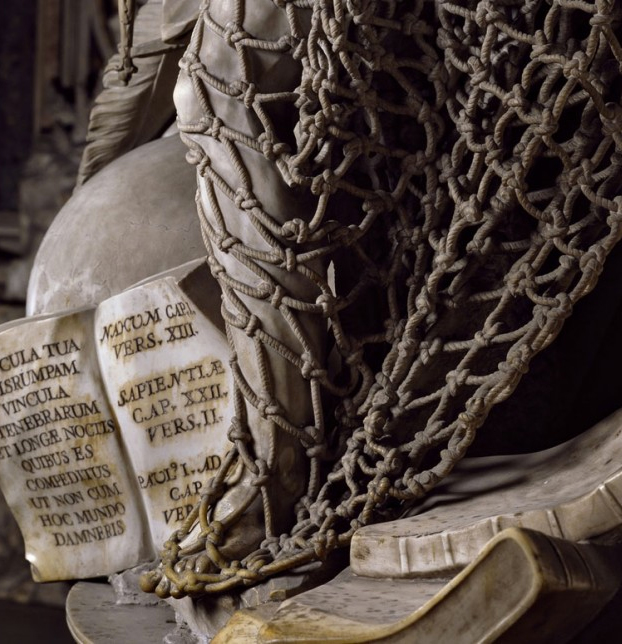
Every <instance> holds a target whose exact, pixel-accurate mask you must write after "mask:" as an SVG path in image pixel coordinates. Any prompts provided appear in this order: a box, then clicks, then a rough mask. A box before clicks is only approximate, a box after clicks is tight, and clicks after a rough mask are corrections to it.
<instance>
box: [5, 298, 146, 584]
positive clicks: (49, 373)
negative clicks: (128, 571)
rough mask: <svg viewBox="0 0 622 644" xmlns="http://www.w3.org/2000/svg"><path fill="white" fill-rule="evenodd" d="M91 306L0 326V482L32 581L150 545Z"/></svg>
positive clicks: (63, 575)
mask: <svg viewBox="0 0 622 644" xmlns="http://www.w3.org/2000/svg"><path fill="white" fill-rule="evenodd" d="M93 319H94V311H93V310H83V311H78V312H74V313H71V314H67V315H58V316H47V317H45V316H41V317H39V318H31V319H27V320H23V321H22V322H21V323H9V324H7V325H4V326H3V327H0V486H1V487H2V490H3V492H4V495H5V497H6V499H7V502H8V504H9V506H10V508H11V510H12V511H13V513H14V515H15V517H16V519H17V521H18V523H19V526H20V529H21V531H22V534H23V536H24V540H25V544H26V557H27V559H28V561H30V563H31V565H32V574H33V577H34V578H35V579H36V580H38V581H53V580H60V579H74V578H85V577H93V576H98V575H103V574H109V573H111V572H113V571H117V570H121V569H123V568H127V567H129V566H132V565H135V564H136V563H138V562H139V561H142V560H145V559H148V558H150V557H151V556H152V555H153V552H152V549H151V544H150V542H149V540H148V539H146V538H145V537H146V535H145V530H144V528H143V525H144V518H143V511H142V505H141V501H140V496H139V495H138V493H137V487H136V484H135V482H134V480H133V477H132V475H131V471H130V470H129V469H128V468H127V467H126V465H125V457H124V455H123V451H122V445H121V442H120V441H119V429H118V427H117V424H116V422H115V420H114V417H113V414H112V413H111V409H110V406H109V404H108V401H107V398H106V395H105V392H104V389H103V387H102V383H101V378H100V374H99V369H98V364H97V356H96V350H95V338H94V337H93Z"/></svg>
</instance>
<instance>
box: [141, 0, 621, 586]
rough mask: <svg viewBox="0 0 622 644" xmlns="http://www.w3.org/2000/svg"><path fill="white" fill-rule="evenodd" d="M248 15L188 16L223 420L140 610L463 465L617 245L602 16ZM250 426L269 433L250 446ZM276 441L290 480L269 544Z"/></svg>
mask: <svg viewBox="0 0 622 644" xmlns="http://www.w3.org/2000/svg"><path fill="white" fill-rule="evenodd" d="M251 4H252V7H251V6H250V4H249V7H246V3H245V0H231V1H228V2H218V3H215V2H214V3H210V2H204V3H203V5H202V8H201V13H200V16H199V20H198V23H197V26H196V28H195V30H194V33H193V36H192V41H191V43H190V46H189V48H188V50H187V51H186V53H185V55H184V57H183V59H182V63H181V67H182V74H181V77H180V81H179V85H178V90H177V92H178V96H177V103H178V110H179V126H180V130H181V132H182V136H183V138H184V140H185V142H186V143H187V145H188V146H189V152H188V160H189V161H190V162H191V163H194V164H195V165H196V167H197V170H198V176H199V192H198V197H197V203H198V206H199V213H200V216H201V221H202V226H203V231H204V236H205V240H206V244H207V248H208V253H209V261H210V265H211V268H212V272H213V274H214V275H215V276H216V278H217V279H218V281H219V283H220V285H221V287H222V290H223V315H224V317H225V321H226V323H227V327H228V330H229V338H230V341H231V345H232V363H231V364H232V368H233V370H234V375H235V382H236V386H235V391H234V392H233V399H234V404H235V409H236V419H235V422H234V423H233V426H232V427H231V429H230V432H229V437H230V439H231V441H232V442H233V449H232V450H231V452H230V453H229V457H228V460H227V462H226V463H225V464H224V465H223V467H222V468H221V470H220V472H219V474H218V475H216V476H215V477H214V478H213V479H212V480H211V481H210V483H209V486H208V492H207V494H206V495H205V496H204V497H203V501H202V503H201V505H200V506H199V507H197V508H195V510H194V512H193V513H192V514H191V515H190V516H189V518H188V521H187V522H186V524H185V525H184V527H183V529H182V530H180V531H178V532H177V533H175V534H174V535H173V536H172V538H171V540H170V541H169V542H167V544H166V545H165V549H164V551H163V555H162V563H161V565H160V568H159V570H158V571H157V572H156V573H155V574H154V575H152V577H151V578H150V579H151V582H150V583H148V584H147V586H150V589H151V590H154V589H155V590H156V592H158V593H159V594H161V595H168V594H172V595H173V596H182V595H184V594H191V595H193V594H201V593H203V592H210V591H221V590H226V589H230V588H233V587H236V586H239V585H248V584H253V583H257V582H260V581H261V580H263V579H265V578H266V577H267V576H269V575H271V574H275V573H279V572H283V571H285V570H287V569H289V568H292V567H294V566H297V565H301V564H304V563H306V562H309V561H313V560H317V559H323V558H325V557H326V556H327V554H328V553H329V552H330V551H331V550H333V549H334V548H336V547H340V546H345V545H347V544H348V543H349V540H350V539H351V536H352V534H353V532H354V531H355V530H356V529H357V528H358V527H360V526H363V525H366V524H369V523H371V522H377V521H382V520H387V519H389V518H395V517H397V516H399V515H400V514H401V513H402V512H403V511H404V508H405V507H407V506H408V504H412V503H413V502H414V501H416V500H417V499H419V498H421V497H422V496H423V495H425V494H426V493H428V492H429V491H430V490H431V489H432V488H433V487H434V486H435V484H436V483H437V482H438V481H439V480H441V479H442V478H443V477H444V476H445V475H447V474H448V473H449V472H450V471H451V469H452V468H453V466H454V465H455V464H456V463H457V462H458V461H459V459H460V458H461V457H462V456H463V455H464V454H465V452H466V450H467V448H468V447H469V445H470V444H471V443H472V442H473V440H474V437H475V435H476V431H477V429H478V428H479V427H480V426H481V425H482V424H483V423H484V421H485V420H486V418H487V416H488V414H489V411H490V410H491V408H492V407H493V406H494V405H496V404H497V403H499V402H501V401H503V400H505V399H506V398H508V397H509V396H510V395H511V394H512V392H513V391H514V389H515V388H516V386H517V384H518V382H519V380H520V379H521V377H522V376H523V374H525V373H526V372H527V370H528V368H529V364H530V361H531V360H532V358H533V357H534V356H535V355H536V354H538V353H539V352H540V351H542V349H544V348H545V347H547V346H548V345H549V344H550V343H551V342H552V341H553V340H554V339H555V338H556V336H557V335H558V333H559V331H560V329H561V327H562V325H563V324H564V321H565V320H566V319H567V318H568V316H570V314H571V313H572V311H573V307H574V305H575V304H576V303H577V302H578V300H579V299H580V298H582V297H583V296H584V295H586V294H587V293H588V292H590V291H591V290H592V288H593V287H594V286H595V284H596V281H597V280H598V277H599V275H600V273H601V271H602V270H603V265H604V262H605V259H606V257H607V255H608V254H609V253H610V251H611V250H612V248H613V247H614V245H615V244H616V242H617V241H618V239H619V238H620V236H621V235H622V228H621V221H622V196H620V184H621V179H622V173H621V164H622V155H621V152H622V107H621V105H620V95H621V89H622V75H621V73H620V72H621V69H622V67H621V66H622V47H621V45H620V33H621V27H620V19H621V13H622V7H621V6H620V3H616V2H613V1H609V0H597V1H596V2H588V1H582V0H549V1H548V2H547V1H543V0H527V1H524V0H504V1H503V2H501V1H493V0H487V1H480V2H477V1H473V0H469V1H466V2H463V3H452V2H445V1H442V0H412V1H411V0H375V1H372V0H255V1H254V2H253V3H251ZM222 158H225V159H226V162H223V161H222V160H219V159H222ZM262 168H270V169H271V170H270V169H268V170H266V172H265V174H264V173H263V170H262ZM262 177H263V178H262ZM264 178H265V182H266V183H267V184H268V186H271V187H269V188H268V189H266V188H265V187H264V186H262V185H261V184H262V182H263V181H264ZM272 192H274V193H275V194H277V195H278V196H279V198H275V199H272V198H270V194H272ZM267 309H269V310H270V312H271V313H270V315H262V314H261V312H262V311H266V310H267ZM270 316H272V318H273V319H274V318H278V319H277V322H275V323H270V322H269V321H265V320H266V319H267V318H269V317H270ZM318 329H319V332H318ZM240 337H245V338H246V340H245V342H246V343H247V344H246V345H245V346H246V347H251V349H252V351H251V352H252V353H253V356H252V360H251V362H253V364H255V365H256V368H255V370H254V371H253V372H252V373H250V372H249V369H248V367H245V364H247V363H248V362H249V360H248V359H247V360H246V362H245V360H244V359H242V356H240V355H239V348H240V342H241V340H239V339H236V338H240ZM318 337H319V338H320V339H319V340H318ZM279 360H280V361H282V362H284V363H287V364H288V365H289V366H288V369H290V370H291V369H293V370H295V371H296V373H297V374H298V375H299V378H300V380H301V381H303V382H304V386H305V387H306V393H305V395H304V396H302V398H305V396H306V399H307V400H309V401H310V404H309V413H308V418H306V419H303V421H302V422H301V421H300V419H292V414H291V413H290V412H289V411H288V402H287V401H284V400H282V399H279V397H278V395H276V393H275V392H276V391H277V390H278V388H277V387H275V385H274V380H275V378H273V377H272V374H271V370H272V369H273V367H274V364H275V363H276V362H277V361H279ZM290 407H291V405H290ZM253 414H254V416H253ZM249 417H259V418H261V419H263V421H265V422H266V423H268V424H269V425H270V427H271V428H272V430H271V432H269V438H268V443H269V445H268V447H267V448H265V449H263V451H262V450H259V449H258V448H257V446H256V445H255V442H256V435H254V434H253V429H252V427H251V426H250V425H252V423H251V422H250V421H249ZM498 431H503V428H502V427H500V428H499V429H498ZM285 435H287V436H288V437H289V439H288V440H293V441H294V442H295V443H296V444H297V445H299V446H300V449H301V450H302V452H303V455H304V456H305V459H306V463H307V465H306V472H305V473H304V475H303V474H302V473H301V475H300V476H304V479H305V480H304V484H305V490H304V491H303V493H302V494H301V495H299V498H296V499H295V500H294V501H295V505H294V506H293V507H292V510H291V512H290V513H289V516H288V521H289V524H288V527H287V528H286V529H285V530H284V531H283V530H280V529H279V530H278V531H275V529H274V513H275V510H274V506H275V499H274V495H273V494H271V488H270V479H271V476H273V475H274V471H275V458H276V456H275V452H278V450H279V440H280V439H279V437H280V436H285ZM234 462H238V463H242V464H243V467H244V469H245V471H246V472H247V473H248V475H249V477H250V479H251V482H252V484H253V490H254V492H253V493H254V494H255V496H256V497H257V498H258V499H260V500H261V506H262V513H263V520H264V522H265V538H264V539H263V541H262V542H261V543H260V544H259V545H258V546H257V548H255V549H253V550H252V552H249V553H247V554H246V556H241V557H239V558H235V560H232V558H231V557H228V556H226V555H224V554H223V548H222V545H223V544H224V543H226V539H227V532H228V530H229V529H230V525H229V524H227V523H226V522H221V521H217V520H215V519H214V516H213V508H214V507H216V506H217V504H218V501H219V499H221V498H222V496H223V494H225V491H226V489H227V468H228V466H229V465H232V464H233V463H234ZM180 544H181V545H180ZM197 562H199V563H197ZM201 562H202V563H201ZM157 584H159V585H157ZM156 586H157V587H156Z"/></svg>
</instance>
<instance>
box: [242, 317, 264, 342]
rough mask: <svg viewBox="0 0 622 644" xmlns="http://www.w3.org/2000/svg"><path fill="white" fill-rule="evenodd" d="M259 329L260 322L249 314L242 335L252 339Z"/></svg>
mask: <svg viewBox="0 0 622 644" xmlns="http://www.w3.org/2000/svg"><path fill="white" fill-rule="evenodd" d="M260 328H261V320H260V319H259V318H258V317H257V316H256V315H254V314H251V315H249V316H248V321H247V322H246V326H245V327H244V333H246V335H247V336H248V337H249V338H252V337H254V335H255V333H256V331H257V329H260Z"/></svg>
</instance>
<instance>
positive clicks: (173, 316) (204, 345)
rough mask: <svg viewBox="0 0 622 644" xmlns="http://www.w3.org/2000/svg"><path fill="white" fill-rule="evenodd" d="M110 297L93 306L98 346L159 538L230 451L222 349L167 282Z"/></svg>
mask: <svg viewBox="0 0 622 644" xmlns="http://www.w3.org/2000/svg"><path fill="white" fill-rule="evenodd" d="M113 300H114V301H115V302H114V303H112V301H111V303H110V304H109V303H108V302H104V303H103V304H102V305H100V307H99V311H98V320H97V330H96V334H97V338H98V352H99V354H100V362H101V364H102V369H107V370H106V372H105V373H104V379H105V382H106V386H107V391H108V397H109V400H110V401H111V402H112V403H113V405H114V408H115V414H116V416H117V419H118V421H119V423H120V425H121V427H122V428H123V437H124V439H125V440H126V442H127V444H128V449H129V452H130V453H131V454H132V460H133V464H134V469H135V471H136V473H137V484H138V487H139V489H140V490H141V491H142V492H143V499H144V502H145V505H146V509H147V515H148V516H149V517H150V520H151V523H152V534H153V539H154V543H159V542H161V540H162V539H166V538H168V535H169V534H170V532H171V530H173V529H175V527H177V526H178V524H179V523H181V522H182V521H183V520H184V519H185V518H186V517H187V516H188V514H189V513H190V511H191V510H192V508H193V507H194V505H195V503H196V502H198V500H199V499H200V497H201V494H202V492H203V490H204V488H205V485H206V482H207V480H208V478H209V477H210V476H213V474H214V473H215V472H217V471H218V470H219V468H220V466H221V464H222V462H223V460H224V454H225V452H226V451H227V450H228V449H229V448H230V445H229V443H228V441H227V438H226V432H227V430H228V429H229V420H230V417H231V412H230V411H229V406H230V405H229V402H230V400H229V399H230V393H229V390H230V373H229V370H228V367H227V366H226V358H227V355H228V347H227V344H226V339H225V338H224V336H223V335H222V333H220V332H219V331H217V330H216V328H215V326H214V325H213V324H212V323H211V322H210V321H209V320H208V319H207V318H206V317H205V316H204V315H202V314H201V313H198V312H197V310H196V307H195V306H194V305H193V304H192V303H191V302H190V301H188V300H187V299H186V297H185V294H184V293H183V291H181V289H179V288H178V287H177V286H176V285H175V284H171V283H170V282H168V283H163V282H154V283H150V284H147V285H145V286H144V287H139V288H137V289H134V291H129V292H126V293H122V294H120V295H119V296H116V297H115V298H113ZM107 306H109V309H108V308H107ZM119 311H123V314H122V315H118V312H119ZM104 365H106V367H105V366H104ZM171 455H173V456H174V457H175V458H176V460H170V457H171Z"/></svg>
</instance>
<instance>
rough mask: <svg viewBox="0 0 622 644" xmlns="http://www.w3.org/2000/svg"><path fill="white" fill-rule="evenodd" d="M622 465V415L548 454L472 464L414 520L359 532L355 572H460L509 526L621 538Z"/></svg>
mask: <svg viewBox="0 0 622 644" xmlns="http://www.w3.org/2000/svg"><path fill="white" fill-rule="evenodd" d="M621 462H622V410H621V411H618V412H616V413H614V414H613V415H612V416H610V417H609V418H607V419H605V420H603V421H601V422H600V423H598V424H597V425H595V426H594V427H593V428H591V429H590V430H588V431H587V432H585V433H584V434H582V435H580V436H578V437H577V438H575V439H573V440H571V441H568V442H566V443H563V444H562V445H559V446H557V447H554V448H552V449H549V450H546V451H543V452H536V453H533V454H527V455H516V456H501V457H499V456H495V457H483V458H466V459H464V460H463V461H462V462H461V463H460V464H459V465H458V466H457V467H456V469H455V471H454V472H453V473H452V474H451V475H450V477H448V478H447V479H446V480H445V481H443V482H442V483H441V484H440V485H439V486H438V487H437V488H436V489H435V491H434V494H433V495H430V496H429V497H428V498H426V499H425V500H424V501H423V502H422V503H421V504H420V506H419V507H418V508H416V510H415V511H414V516H411V517H408V518H404V519H400V520H397V521H389V522H386V523H382V524H378V525H372V526H367V527H365V528H362V529H361V530H359V531H358V532H357V533H356V534H355V535H354V538H353V540H352V547H351V562H352V567H353V570H354V571H355V572H356V573H357V574H360V575H367V576H372V577H374V576H376V577H417V576H421V575H435V574H439V573H442V572H445V571H455V570H458V569H459V568H461V567H463V566H465V565H467V564H468V563H469V562H470V561H472V560H473V558H474V557H475V556H476V555H477V553H478V552H479V550H480V549H481V548H482V547H483V546H484V544H485V543H486V542H487V541H488V540H489V539H490V538H491V537H493V536H494V535H495V534H497V533H498V532H500V531H501V530H503V529H504V528H507V527H510V526H519V527H525V528H531V529H535V530H539V531H542V532H544V533H546V534H549V535H552V536H557V537H562V538H565V539H569V540H571V541H580V540H584V539H590V538H594V537H598V536H601V535H605V534H607V533H608V532H610V531H612V530H615V529H618V530H619V527H620V525H621V524H622V469H621V467H620V463H621Z"/></svg>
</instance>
